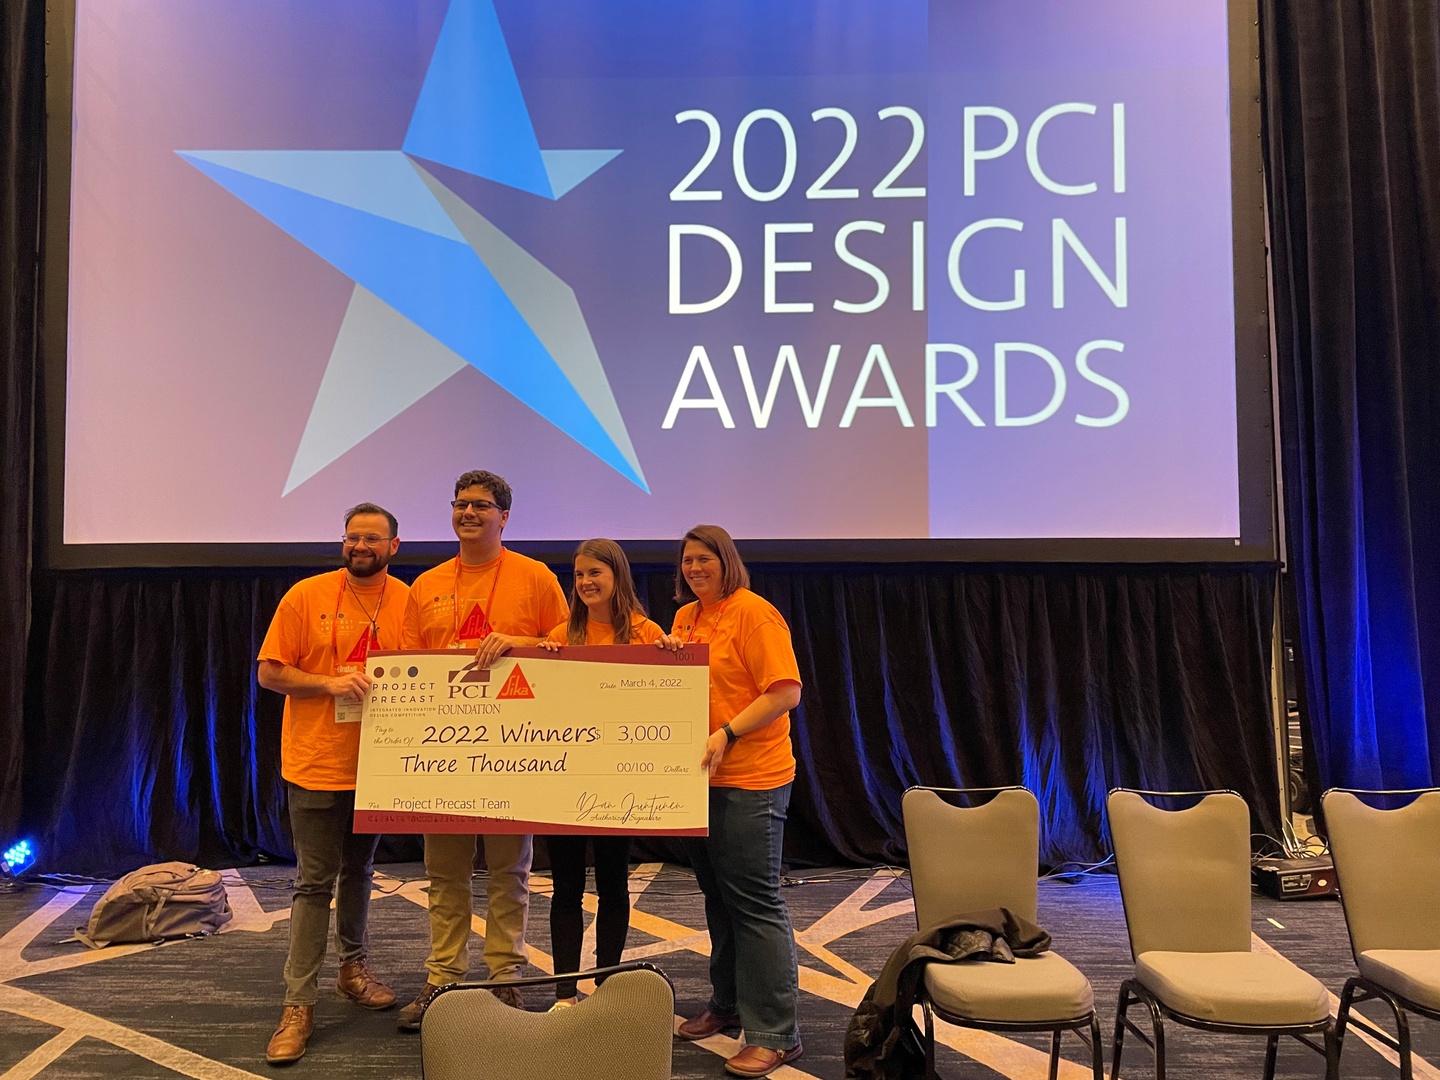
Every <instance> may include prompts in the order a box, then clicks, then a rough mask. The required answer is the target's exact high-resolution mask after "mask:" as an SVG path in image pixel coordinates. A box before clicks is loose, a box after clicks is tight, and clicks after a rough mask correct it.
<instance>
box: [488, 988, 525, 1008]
mask: <svg viewBox="0 0 1440 1080" xmlns="http://www.w3.org/2000/svg"><path fill="white" fill-rule="evenodd" d="M490 993H492V994H494V995H495V996H496V997H497V998H499V999H500V1000H501V1002H503V1003H504V1004H506V1005H509V1006H510V1007H511V1008H512V1009H519V1010H520V1011H521V1012H524V1011H525V995H523V994H522V993H520V988H519V987H518V986H495V987H491V989H490Z"/></svg>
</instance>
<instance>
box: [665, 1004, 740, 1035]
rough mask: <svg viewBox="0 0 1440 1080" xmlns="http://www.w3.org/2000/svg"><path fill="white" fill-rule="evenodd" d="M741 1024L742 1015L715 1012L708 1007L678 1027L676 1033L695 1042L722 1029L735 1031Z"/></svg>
mask: <svg viewBox="0 0 1440 1080" xmlns="http://www.w3.org/2000/svg"><path fill="white" fill-rule="evenodd" d="M739 1026H740V1017H738V1016H729V1015H724V1014H721V1013H713V1012H711V1011H710V1010H709V1009H706V1010H705V1011H704V1012H702V1013H701V1014H700V1015H699V1016H692V1017H691V1018H690V1019H689V1020H686V1021H685V1022H684V1023H683V1024H681V1025H680V1026H679V1027H678V1028H676V1029H675V1034H676V1035H678V1036H679V1037H680V1038H682V1039H684V1040H685V1041H686V1042H694V1041H695V1040H696V1039H708V1038H709V1037H710V1036H711V1035H718V1034H720V1032H722V1031H733V1030H734V1029H736V1028H738V1027H739Z"/></svg>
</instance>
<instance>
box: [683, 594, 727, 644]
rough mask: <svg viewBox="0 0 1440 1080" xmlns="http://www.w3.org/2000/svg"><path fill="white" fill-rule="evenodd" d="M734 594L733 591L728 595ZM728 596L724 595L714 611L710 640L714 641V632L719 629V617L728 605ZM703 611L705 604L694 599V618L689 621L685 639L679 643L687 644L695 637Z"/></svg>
mask: <svg viewBox="0 0 1440 1080" xmlns="http://www.w3.org/2000/svg"><path fill="white" fill-rule="evenodd" d="M734 595H735V594H734V593H731V594H730V596H734ZM730 596H727V597H725V599H724V600H722V601H721V602H720V606H719V608H717V609H716V611H715V625H714V626H712V627H711V628H710V640H711V641H714V640H715V634H716V632H717V631H719V629H720V619H721V618H722V617H723V616H724V614H725V609H726V608H727V607H728V606H729V605H730ZM704 611H705V605H704V604H703V603H701V602H700V601H699V600H696V601H695V618H694V619H692V620H691V621H690V632H689V633H688V634H686V635H685V640H684V641H683V642H681V645H689V644H690V642H691V641H693V640H694V639H695V631H696V630H698V629H700V616H701V615H702V614H704Z"/></svg>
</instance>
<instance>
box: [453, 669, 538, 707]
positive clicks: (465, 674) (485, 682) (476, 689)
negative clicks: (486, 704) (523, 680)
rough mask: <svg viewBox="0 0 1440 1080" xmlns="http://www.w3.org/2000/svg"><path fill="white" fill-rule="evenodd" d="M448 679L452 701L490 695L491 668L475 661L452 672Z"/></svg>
mask: <svg viewBox="0 0 1440 1080" xmlns="http://www.w3.org/2000/svg"><path fill="white" fill-rule="evenodd" d="M448 681H449V683H450V698H449V700H451V701H454V700H455V699H456V698H463V699H464V700H466V701H480V700H482V699H483V698H488V697H489V696H490V685H489V684H490V669H489V668H481V667H476V666H475V664H474V662H473V661H472V662H471V663H468V664H466V665H465V666H464V667H462V668H460V669H459V670H457V671H452V672H450V678H449V680H448ZM527 689H528V687H527Z"/></svg>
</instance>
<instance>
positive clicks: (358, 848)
mask: <svg viewBox="0 0 1440 1080" xmlns="http://www.w3.org/2000/svg"><path fill="white" fill-rule="evenodd" d="M399 531H400V530H399V527H398V525H397V524H396V522H395V517H394V515H393V514H391V513H390V512H389V511H388V510H384V509H382V508H381V507H379V506H376V505H375V504H374V503H361V504H360V505H359V506H356V507H353V508H352V509H350V510H348V511H347V512H346V514H345V535H344V537H343V538H342V541H341V543H342V547H341V557H342V559H343V560H344V563H345V565H344V568H343V569H340V570H332V571H330V572H329V573H326V574H317V575H316V576H314V577H310V578H306V579H305V580H304V581H301V582H300V583H298V584H297V585H295V586H294V587H293V588H292V589H290V591H289V592H287V593H286V594H285V597H284V599H282V600H281V601H280V607H279V609H278V610H277V611H276V612H275V618H274V619H273V620H272V621H271V623H270V629H269V631H268V632H267V633H266V635H265V641H264V643H263V644H262V645H261V646H260V658H259V659H260V669H259V680H260V685H261V686H263V687H265V689H267V690H273V691H275V692H276V693H277V694H284V695H285V718H284V726H283V727H282V728H281V734H280V773H281V775H282V776H283V777H284V778H285V787H286V792H287V794H288V798H289V805H290V827H291V832H292V833H293V835H294V841H295V861H296V875H295V897H294V899H293V900H292V901H291V904H290V951H289V955H288V956H287V957H286V960H285V1010H284V1012H283V1013H282V1014H281V1018H280V1026H279V1027H278V1028H277V1029H276V1030H275V1033H274V1035H272V1036H271V1038H270V1044H269V1046H267V1047H266V1050H265V1060H266V1061H268V1062H270V1063H271V1064H272V1065H280V1064H285V1063H287V1062H291V1061H297V1060H299V1059H300V1058H301V1057H302V1056H304V1054H305V1044H306V1042H307V1041H308V1040H309V1038H310V1034H311V1032H312V1031H313V1030H314V1024H315V1002H316V1000H317V998H318V997H319V989H318V988H319V980H320V967H321V965H322V964H324V962H325V949H326V942H327V939H328V937H329V933H330V900H331V897H332V896H333V897H334V899H335V937H336V939H337V942H338V945H339V953H340V978H339V981H338V983H337V984H336V989H338V990H339V992H340V993H341V994H342V995H344V996H345V997H348V998H349V999H350V1000H352V1001H354V1002H356V1003H358V1004H360V1005H362V1006H364V1007H365V1008H367V1009H387V1008H389V1007H390V1006H391V1005H394V1004H395V994H394V992H393V991H392V990H391V989H390V988H389V987H388V986H386V985H385V984H384V983H382V982H381V981H380V980H379V979H377V978H375V976H373V975H372V974H371V973H370V969H369V966H368V965H367V964H366V962H365V953H366V949H367V946H368V929H367V927H368V921H369V912H370V884H371V876H372V868H373V865H374V861H375V847H376V845H377V844H378V843H379V841H380V837H379V836H378V835H374V834H368V833H361V834H357V833H355V832H354V831H353V830H352V824H353V822H354V816H355V770H356V765H357V763H358V761H359V755H360V724H359V720H360V704H361V702H362V701H364V699H365V695H366V694H368V693H369V692H370V678H369V676H368V675H367V674H366V672H365V661H366V658H367V656H368V655H369V652H370V650H371V649H397V648H399V647H400V639H401V630H402V626H403V623H404V618H405V601H406V599H407V597H408V595H409V592H410V590H409V589H408V588H407V587H406V585H405V583H404V582H403V581H397V580H395V579H393V578H391V577H390V575H389V572H388V570H387V567H388V566H389V563H390V560H391V558H393V557H394V555H395V553H396V552H397V551H398V550H399V549H400V538H399Z"/></svg>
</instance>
